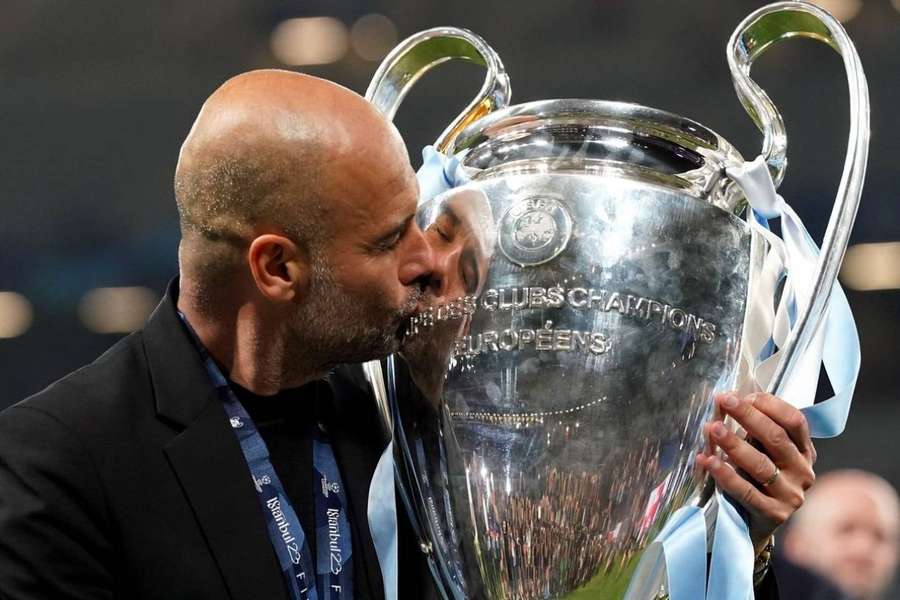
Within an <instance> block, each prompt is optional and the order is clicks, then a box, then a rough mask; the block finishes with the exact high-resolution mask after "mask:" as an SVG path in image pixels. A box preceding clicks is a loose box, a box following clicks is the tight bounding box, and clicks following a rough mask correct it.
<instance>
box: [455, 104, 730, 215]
mask: <svg viewBox="0 0 900 600" xmlns="http://www.w3.org/2000/svg"><path fill="white" fill-rule="evenodd" d="M569 124H577V125H582V126H586V127H588V128H595V129H598V130H600V129H602V130H606V131H618V132H626V133H628V134H632V135H634V136H636V137H642V138H655V139H659V140H663V141H665V142H666V143H668V144H673V145H675V146H677V147H680V148H683V149H684V150H685V151H687V152H689V153H693V154H695V155H699V156H700V157H701V158H702V161H703V164H702V165H701V166H699V167H697V168H695V169H692V170H687V171H684V172H680V173H674V174H667V175H666V177H665V178H667V179H669V180H670V181H672V182H674V181H676V180H677V181H678V182H679V183H677V184H676V185H674V187H677V188H681V189H682V191H688V193H690V194H691V195H693V196H695V197H697V198H700V199H703V200H706V201H708V202H710V203H711V204H713V205H715V206H718V207H719V208H722V209H724V210H726V211H728V212H731V213H732V214H739V213H740V212H741V211H742V210H743V208H744V206H745V200H744V198H743V195H742V194H741V193H740V191H739V190H736V189H735V186H731V185H728V183H729V180H728V178H727V177H726V176H725V169H726V168H728V167H734V166H738V165H740V164H742V163H743V162H744V158H743V157H742V156H741V154H740V152H738V150H737V149H736V148H735V146H734V145H732V144H731V143H730V142H729V141H728V140H727V139H725V138H724V137H723V136H721V135H719V134H718V133H716V132H715V131H713V130H712V129H710V128H708V127H706V126H705V125H702V124H701V123H698V122H697V121H694V120H692V119H689V118H687V117H683V116H681V115H678V114H676V113H672V112H668V111H665V110H661V109H657V108H651V107H648V106H644V105H641V104H636V103H631V102H620V101H613V100H593V99H581V98H568V99H555V100H536V101H532V102H526V103H522V104H515V105H512V106H508V107H506V108H503V109H500V110H497V111H494V112H491V113H488V114H487V115H485V116H483V117H481V118H480V119H478V120H477V121H475V122H473V123H471V124H470V125H469V126H468V127H466V128H465V129H464V130H463V131H462V132H460V134H459V135H458V136H457V137H456V138H455V139H454V140H453V143H452V145H451V148H450V151H451V152H452V153H453V154H458V155H460V156H461V158H462V163H463V166H466V167H475V165H474V164H472V163H473V162H474V160H475V157H476V155H477V154H478V152H477V151H478V150H479V149H481V148H483V147H485V146H489V145H490V144H491V143H494V142H498V141H503V140H516V139H519V138H521V137H522V136H526V135H528V134H529V132H532V131H534V130H535V129H536V128H539V127H541V126H553V125H569ZM467 158H470V160H469V161H467ZM604 162H605V161H604ZM617 164H618V166H619V167H624V168H625V169H626V170H634V169H629V168H628V165H627V163H617ZM475 168H476V169H478V170H482V169H481V168H479V167H475ZM489 170H493V169H489ZM638 171H639V170H635V174H636V175H637V174H638ZM644 172H646V169H644Z"/></svg>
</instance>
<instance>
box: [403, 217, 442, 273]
mask: <svg viewBox="0 0 900 600" xmlns="http://www.w3.org/2000/svg"><path fill="white" fill-rule="evenodd" d="M406 237H407V239H406V240H404V243H403V246H404V247H403V251H404V252H403V258H402V262H401V264H400V272H399V277H400V283H401V284H403V285H407V286H409V285H413V284H415V283H417V282H427V281H428V280H429V279H431V274H432V272H433V271H434V250H433V249H432V248H431V244H429V243H428V240H427V239H425V234H424V233H423V232H422V230H421V229H419V225H418V224H417V223H416V222H415V221H413V222H412V223H411V224H410V229H409V232H408V233H407V235H406Z"/></svg>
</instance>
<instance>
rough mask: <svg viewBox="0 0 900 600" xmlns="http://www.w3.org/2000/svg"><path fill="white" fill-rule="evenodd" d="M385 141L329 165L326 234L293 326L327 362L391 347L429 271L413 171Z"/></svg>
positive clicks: (394, 347) (379, 354)
mask: <svg viewBox="0 0 900 600" xmlns="http://www.w3.org/2000/svg"><path fill="white" fill-rule="evenodd" d="M393 141H394V140H387V141H386V142H385V146H386V149H384V150H383V151H382V152H380V153H377V152H368V153H367V152H366V151H365V150H363V149H361V150H360V152H359V154H357V155H354V156H352V157H350V156H348V157H342V158H340V159H338V160H336V161H335V162H334V163H333V164H332V165H330V169H329V181H328V185H327V190H328V193H327V199H328V202H329V205H328V211H329V214H330V217H329V223H328V233H327V239H325V240H324V243H323V244H322V245H321V247H320V248H319V251H318V252H316V254H317V256H313V257H312V261H311V262H312V267H313V268H312V276H311V281H310V290H309V294H308V299H307V301H306V302H304V303H303V305H302V306H301V308H300V311H299V313H298V315H297V319H296V323H295V327H294V330H295V331H296V332H297V333H298V340H297V342H298V343H302V344H305V345H306V347H307V349H308V348H310V347H312V348H315V349H316V351H317V352H320V353H321V355H322V358H323V360H324V361H326V362H327V363H329V364H338V363H345V362H361V361H365V360H371V359H373V358H380V357H383V356H386V355H387V354H389V353H391V352H393V351H395V350H397V349H398V348H399V345H400V341H401V334H402V331H403V330H404V329H405V323H406V320H407V319H408V318H409V317H410V316H411V315H412V314H413V313H414V312H415V311H416V309H417V304H418V303H419V300H420V298H421V294H422V289H423V287H424V285H425V284H426V282H427V279H428V278H429V277H430V275H431V269H432V255H431V248H430V246H429V245H428V244H427V242H426V241H425V237H424V235H423V233H422V231H421V230H419V228H418V226H417V225H416V222H415V218H414V217H415V210H416V201H417V197H418V185H417V183H416V179H415V173H414V172H413V171H412V168H411V167H410V165H409V162H408V159H407V157H406V153H405V150H401V148H402V146H400V147H397V146H396V145H395V146H392V145H391V144H390V142H393ZM323 226H324V225H323Z"/></svg>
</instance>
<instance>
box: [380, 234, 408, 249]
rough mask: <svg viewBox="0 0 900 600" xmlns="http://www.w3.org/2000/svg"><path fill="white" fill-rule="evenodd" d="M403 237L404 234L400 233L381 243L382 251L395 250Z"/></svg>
mask: <svg viewBox="0 0 900 600" xmlns="http://www.w3.org/2000/svg"><path fill="white" fill-rule="evenodd" d="M402 237H403V233H402V232H398V233H396V234H394V235H392V236H391V237H389V238H388V239H386V240H384V241H383V242H381V249H382V250H393V249H394V248H396V247H397V245H398V244H399V243H400V240H401V238H402Z"/></svg>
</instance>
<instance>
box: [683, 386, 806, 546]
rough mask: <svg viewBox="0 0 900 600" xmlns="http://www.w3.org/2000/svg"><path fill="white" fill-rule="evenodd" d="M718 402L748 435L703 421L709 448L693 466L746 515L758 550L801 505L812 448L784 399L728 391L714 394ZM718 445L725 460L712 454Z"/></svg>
mask: <svg viewBox="0 0 900 600" xmlns="http://www.w3.org/2000/svg"><path fill="white" fill-rule="evenodd" d="M716 404H717V405H718V407H719V409H720V410H721V413H722V414H723V415H729V416H731V417H732V418H733V419H734V420H735V421H737V422H738V423H739V424H740V425H741V426H742V427H743V428H744V429H745V430H746V432H747V436H746V438H745V437H743V436H740V435H738V434H736V433H734V432H732V431H730V430H729V429H728V428H727V427H725V425H724V424H723V423H722V421H720V420H715V421H712V422H710V423H707V424H706V433H707V435H708V437H709V440H710V449H709V453H708V454H700V455H698V456H697V464H698V465H699V466H700V467H701V468H703V469H705V470H706V471H707V472H708V473H709V474H710V475H712V477H713V479H715V480H716V483H717V484H718V485H719V488H720V489H721V490H722V491H723V492H725V493H726V494H728V495H729V496H731V497H732V498H733V499H735V500H736V501H737V502H739V503H740V504H741V505H743V507H744V508H745V509H747V511H748V512H749V513H750V537H751V539H752V540H753V544H754V547H755V548H756V551H757V553H758V552H759V551H760V550H762V548H763V547H765V545H766V541H767V540H768V538H769V536H770V535H771V534H772V533H773V532H774V531H775V529H777V528H778V526H779V525H781V524H782V523H784V522H785V521H786V520H787V519H788V517H790V516H791V515H792V514H793V513H794V511H796V510H797V509H798V508H800V506H801V505H802V504H803V500H804V496H805V492H806V490H808V489H809V488H810V486H812V484H813V482H814V481H815V479H816V476H815V473H814V472H813V464H814V463H815V462H816V449H815V448H814V447H813V443H812V439H811V438H810V436H809V427H808V425H807V423H806V417H804V416H803V413H801V412H800V411H799V410H797V409H796V408H794V407H793V406H791V405H790V404H788V403H787V402H785V401H784V400H780V399H779V398H776V397H775V396H772V395H770V394H763V393H756V394H750V395H748V396H746V397H745V398H739V397H738V396H737V395H736V394H735V393H733V392H730V393H727V394H721V395H719V396H717V397H716ZM716 446H718V447H719V448H721V449H722V450H723V451H724V453H725V455H726V456H727V458H728V460H727V462H726V461H723V460H722V459H720V458H718V457H717V456H715V447H716Z"/></svg>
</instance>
